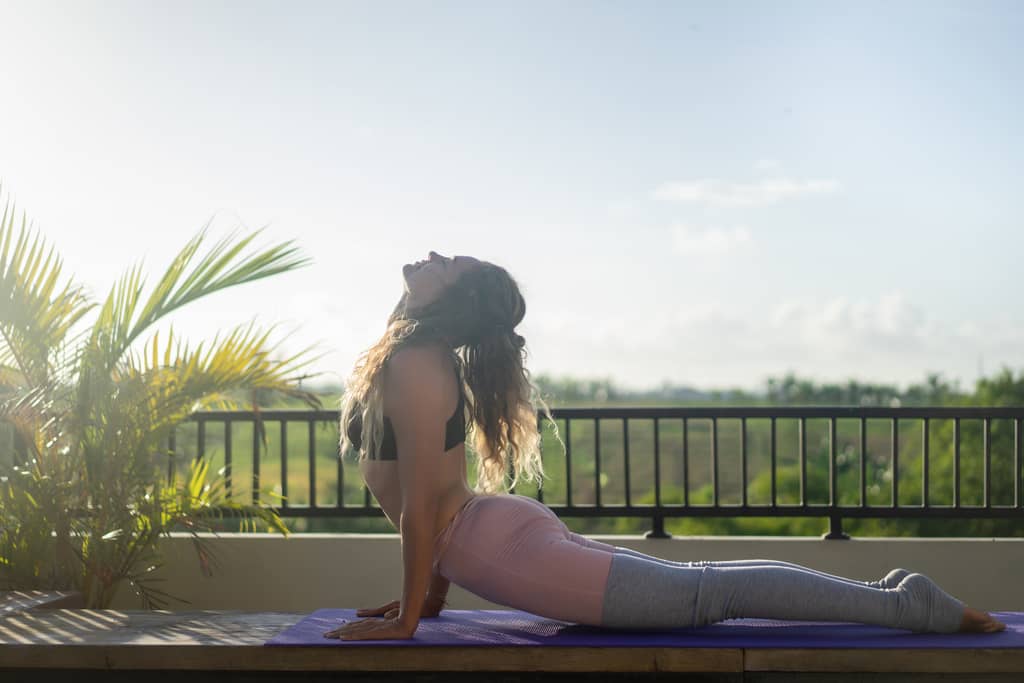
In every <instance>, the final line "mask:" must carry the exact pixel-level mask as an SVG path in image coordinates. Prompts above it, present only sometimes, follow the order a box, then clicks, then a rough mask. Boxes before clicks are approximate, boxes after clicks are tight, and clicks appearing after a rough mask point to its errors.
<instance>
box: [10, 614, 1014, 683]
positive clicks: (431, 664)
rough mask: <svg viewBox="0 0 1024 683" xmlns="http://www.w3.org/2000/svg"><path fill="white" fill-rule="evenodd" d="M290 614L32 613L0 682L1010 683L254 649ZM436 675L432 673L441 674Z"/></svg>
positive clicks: (747, 651) (901, 672)
mask: <svg viewBox="0 0 1024 683" xmlns="http://www.w3.org/2000/svg"><path fill="white" fill-rule="evenodd" d="M304 616H306V613H299V612H244V611H226V610H203V611H192V612H168V611H146V610H85V609H38V608H31V609H28V610H25V611H18V612H11V613H8V614H7V615H6V616H3V617H2V618H0V680H4V681H8V680H9V681H22V680H31V681H32V682H33V683H44V682H49V681H76V682H77V681H86V680H103V681H108V682H109V681H128V680H132V681H135V680H138V679H139V678H140V676H144V677H145V679H147V680H150V681H170V680H187V681H189V682H190V683H200V682H205V681H267V680H303V681H327V680H346V681H360V680H362V681H369V680H422V681H428V680H429V681H438V680H445V681H448V680H455V681H459V680H487V681H489V682H490V683H495V682H496V681H518V680H536V679H539V678H545V679H554V680H638V679H644V680H667V679H669V678H670V679H671V680H716V681H802V680H815V681H817V680H831V681H852V680H870V681H925V680H927V681H940V680H941V681H950V680H964V681H990V680H991V681H996V680H999V681H1004V680H1005V681H1011V680H1013V681H1017V680H1021V679H1022V678H1024V650H1019V649H913V650H893V649H888V650H875V649H792V650H788V649H757V648H679V647H675V648H673V647H655V648H646V647H601V648H588V647H544V646H514V647H485V646H478V647H440V646H431V647H414V646H405V647H392V648H386V649H385V648H381V647H380V646H373V645H367V646H353V645H347V646H346V647H344V648H337V647H265V646H264V645H263V643H264V642H265V641H266V640H267V639H269V638H270V637H272V636H273V635H275V634H277V633H278V632H279V631H281V630H283V629H284V628H286V627H288V626H290V625H292V624H295V623H296V622H298V621H299V620H300V619H302V618H303V617H304ZM442 672H443V673H442Z"/></svg>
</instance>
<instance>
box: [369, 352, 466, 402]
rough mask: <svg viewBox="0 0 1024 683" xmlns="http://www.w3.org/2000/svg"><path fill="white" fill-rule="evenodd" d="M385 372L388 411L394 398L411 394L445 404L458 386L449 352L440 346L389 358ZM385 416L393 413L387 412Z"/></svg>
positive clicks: (396, 353)
mask: <svg viewBox="0 0 1024 683" xmlns="http://www.w3.org/2000/svg"><path fill="white" fill-rule="evenodd" d="M384 370H385V378H384V387H385V391H384V394H385V403H387V404H389V405H388V408H390V407H391V406H390V404H391V403H392V401H393V400H394V399H395V398H397V397H399V396H402V395H403V394H406V393H407V392H410V390H414V391H413V392H412V393H415V394H416V395H418V396H420V397H421V398H432V399H434V400H442V401H443V399H444V397H445V396H446V395H447V394H448V393H449V392H450V391H451V390H452V388H453V386H454V384H455V376H454V373H453V371H452V360H451V358H450V351H449V350H448V349H445V348H444V347H443V346H441V345H437V346H435V345H428V344H420V345H415V346H412V345H410V346H407V347H403V348H401V349H399V350H397V351H396V352H395V353H394V354H392V355H391V357H390V358H388V361H387V363H386V364H385V366H384ZM453 396H454V394H453ZM386 412H389V413H390V412H391V411H390V410H387V409H386Z"/></svg>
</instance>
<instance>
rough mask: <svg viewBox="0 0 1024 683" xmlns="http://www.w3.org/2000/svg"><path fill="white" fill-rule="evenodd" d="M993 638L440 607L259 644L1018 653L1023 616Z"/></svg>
mask: <svg viewBox="0 0 1024 683" xmlns="http://www.w3.org/2000/svg"><path fill="white" fill-rule="evenodd" d="M992 615H993V616H994V617H996V618H997V619H999V620H1000V621H1002V622H1003V623H1005V624H1006V630H1005V631H1003V632H1001V633H950V634H936V633H911V632H910V631H904V630H901V629H893V628H883V627H880V626H864V625H862V624H846V623H837V622H813V621H774V620H771V619H730V620H728V621H723V622H720V623H717V624H712V625H710V626H703V627H701V628H677V629H666V630H660V631H653V630H652V631H639V630H616V629H606V628H595V627H592V626H581V625H579V624H572V623H568V622H564V621H557V620H554V619H546V618H544V617H538V616H536V615H533V614H530V613H529V612H522V611H519V610H459V609H454V610H445V611H444V612H442V613H441V616H439V617H434V618H432V619H422V620H420V624H419V628H417V630H416V635H414V636H413V637H412V638H407V639H404V640H338V639H337V638H325V637H324V636H323V634H324V633H325V632H326V631H329V630H331V629H333V628H335V627H337V626H338V625H340V624H341V623H342V620H343V619H344V620H347V621H358V620H359V619H360V617H356V611H355V610H354V609H318V610H316V611H315V612H313V613H312V614H310V615H309V616H307V617H305V618H304V619H302V620H301V621H300V622H299V623H297V624H295V625H294V626H289V627H288V628H287V629H285V630H284V631H282V632H281V633H278V634H277V635H276V636H274V637H273V638H271V639H270V640H268V641H267V642H266V643H264V645H303V646H310V645H323V646H327V647H348V646H351V645H357V646H358V645H382V646H387V645H393V646H403V645H406V646H407V645H458V646H463V647H470V646H473V645H489V646H495V645H501V646H508V645H556V646H559V647H732V648H744V647H748V648H816V647H820V648H851V647H853V648H911V649H912V648H979V647H985V648H1024V612H992Z"/></svg>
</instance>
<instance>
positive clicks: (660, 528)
mask: <svg viewBox="0 0 1024 683" xmlns="http://www.w3.org/2000/svg"><path fill="white" fill-rule="evenodd" d="M652 521H653V522H654V528H653V529H651V530H650V531H648V532H647V533H646V534H644V538H672V534H670V533H668V532H666V531H665V518H664V517H662V516H661V515H655V516H654V517H653V518H652Z"/></svg>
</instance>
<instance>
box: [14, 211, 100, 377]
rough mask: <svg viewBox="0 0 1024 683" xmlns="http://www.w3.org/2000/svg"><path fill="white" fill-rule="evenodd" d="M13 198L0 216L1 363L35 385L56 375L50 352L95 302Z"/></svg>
mask: <svg viewBox="0 0 1024 683" xmlns="http://www.w3.org/2000/svg"><path fill="white" fill-rule="evenodd" d="M14 213H15V212H14V208H13V206H12V205H11V203H10V202H8V203H7V204H6V205H5V206H4V210H3V214H2V216H0V363H2V364H3V365H5V366H16V367H17V368H18V370H19V371H20V372H21V373H22V375H23V376H24V377H25V378H26V379H27V380H28V381H29V382H31V383H35V384H42V383H45V382H46V380H47V378H48V377H50V376H51V374H52V368H51V367H50V356H51V354H52V353H53V352H54V350H55V349H57V348H58V347H59V345H60V344H61V342H62V341H63V340H64V337H65V336H66V335H67V333H68V330H69V329H70V328H71V327H72V326H73V325H74V324H75V323H76V322H78V321H79V320H80V319H81V318H82V316H84V315H85V314H86V313H87V312H88V311H89V310H90V309H91V308H92V306H93V304H91V303H89V301H88V300H87V297H86V295H85V293H84V290H83V288H82V287H81V286H78V285H76V284H74V283H73V282H72V281H70V280H69V281H68V282H67V283H66V284H64V285H63V287H61V286H59V285H58V282H60V281H61V280H62V276H63V261H62V260H61V259H60V257H59V256H57V254H56V252H55V251H54V249H53V248H52V247H49V246H48V245H47V243H46V241H45V240H44V239H43V238H42V236H41V235H39V233H38V232H36V231H35V230H33V229H32V228H31V226H29V225H28V222H27V218H26V217H25V216H24V215H23V216H22V220H21V226H20V228H18V226H17V222H16V221H15V216H14Z"/></svg>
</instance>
